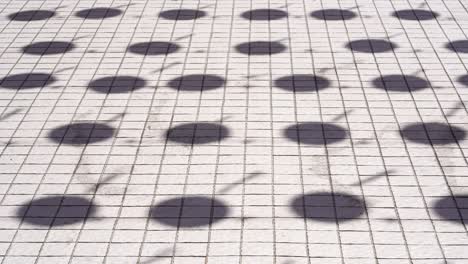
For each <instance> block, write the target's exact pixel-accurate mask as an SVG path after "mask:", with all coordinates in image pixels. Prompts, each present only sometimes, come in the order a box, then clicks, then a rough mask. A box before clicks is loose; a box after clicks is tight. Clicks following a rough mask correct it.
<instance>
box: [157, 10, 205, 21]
mask: <svg viewBox="0 0 468 264" xmlns="http://www.w3.org/2000/svg"><path fill="white" fill-rule="evenodd" d="M159 16H160V17H162V18H165V19H170V20H195V19H199V18H202V17H204V16H206V12H205V11H203V10H197V9H173V10H167V11H163V12H161V13H159Z"/></svg>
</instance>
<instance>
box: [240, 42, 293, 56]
mask: <svg viewBox="0 0 468 264" xmlns="http://www.w3.org/2000/svg"><path fill="white" fill-rule="evenodd" d="M236 50H237V51H238V52H240V53H242V54H246V55H271V54H277V53H281V52H283V51H285V50H286V46H284V45H283V44H281V43H280V42H277V41H272V42H270V41H253V42H246V43H241V44H239V45H237V46H236Z"/></svg>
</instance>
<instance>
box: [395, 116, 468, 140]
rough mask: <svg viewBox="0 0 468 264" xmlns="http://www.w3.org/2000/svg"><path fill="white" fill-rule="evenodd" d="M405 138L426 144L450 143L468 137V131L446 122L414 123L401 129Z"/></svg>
mask: <svg viewBox="0 0 468 264" xmlns="http://www.w3.org/2000/svg"><path fill="white" fill-rule="evenodd" d="M400 133H401V135H402V137H403V138H405V139H407V140H409V141H412V142H416V143H421V144H426V145H448V144H453V143H457V142H458V141H460V140H463V139H465V138H466V131H465V130H464V129H463V128H461V127H457V126H452V125H448V124H445V123H438V122H428V123H414V124H410V125H407V126H405V127H404V128H402V130H401V131H400Z"/></svg>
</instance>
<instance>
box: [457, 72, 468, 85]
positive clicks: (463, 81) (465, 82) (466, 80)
mask: <svg viewBox="0 0 468 264" xmlns="http://www.w3.org/2000/svg"><path fill="white" fill-rule="evenodd" d="M457 81H458V82H459V83H461V84H463V85H465V86H468V74H467V75H462V76H460V77H458V79H457Z"/></svg>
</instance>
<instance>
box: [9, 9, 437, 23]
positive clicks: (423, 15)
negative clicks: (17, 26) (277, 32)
mask: <svg viewBox="0 0 468 264" xmlns="http://www.w3.org/2000/svg"><path fill="white" fill-rule="evenodd" d="M121 13H122V11H121V10H120V9H116V8H91V9H86V10H81V11H79V12H76V14H75V15H76V16H77V17H80V18H84V19H105V18H110V17H115V16H119V15H120V14H121ZM54 15H55V12H54V11H48V10H29V11H21V12H17V13H13V14H11V15H9V18H10V19H11V20H15V21H37V20H45V19H49V18H51V17H53V16H54ZM206 15H207V13H206V12H205V11H203V10H197V9H173V10H167V11H163V12H161V13H160V14H159V16H160V17H162V18H165V19H169V20H195V19H198V18H202V17H205V16H206ZM392 15H393V16H394V17H397V18H399V19H403V20H431V19H435V18H437V17H438V16H439V14H437V13H435V12H432V11H428V10H423V9H405V10H399V11H395V12H393V13H392ZM287 16H288V13H287V12H285V11H283V10H280V9H255V10H250V11H246V12H244V13H242V14H241V17H243V18H245V19H249V20H278V19H282V18H286V17H287ZM310 16H311V17H314V18H316V19H320V20H331V21H333V20H349V19H353V18H355V17H356V16H357V15H356V13H354V12H352V11H350V10H347V9H323V10H317V11H313V12H312V13H310Z"/></svg>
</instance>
